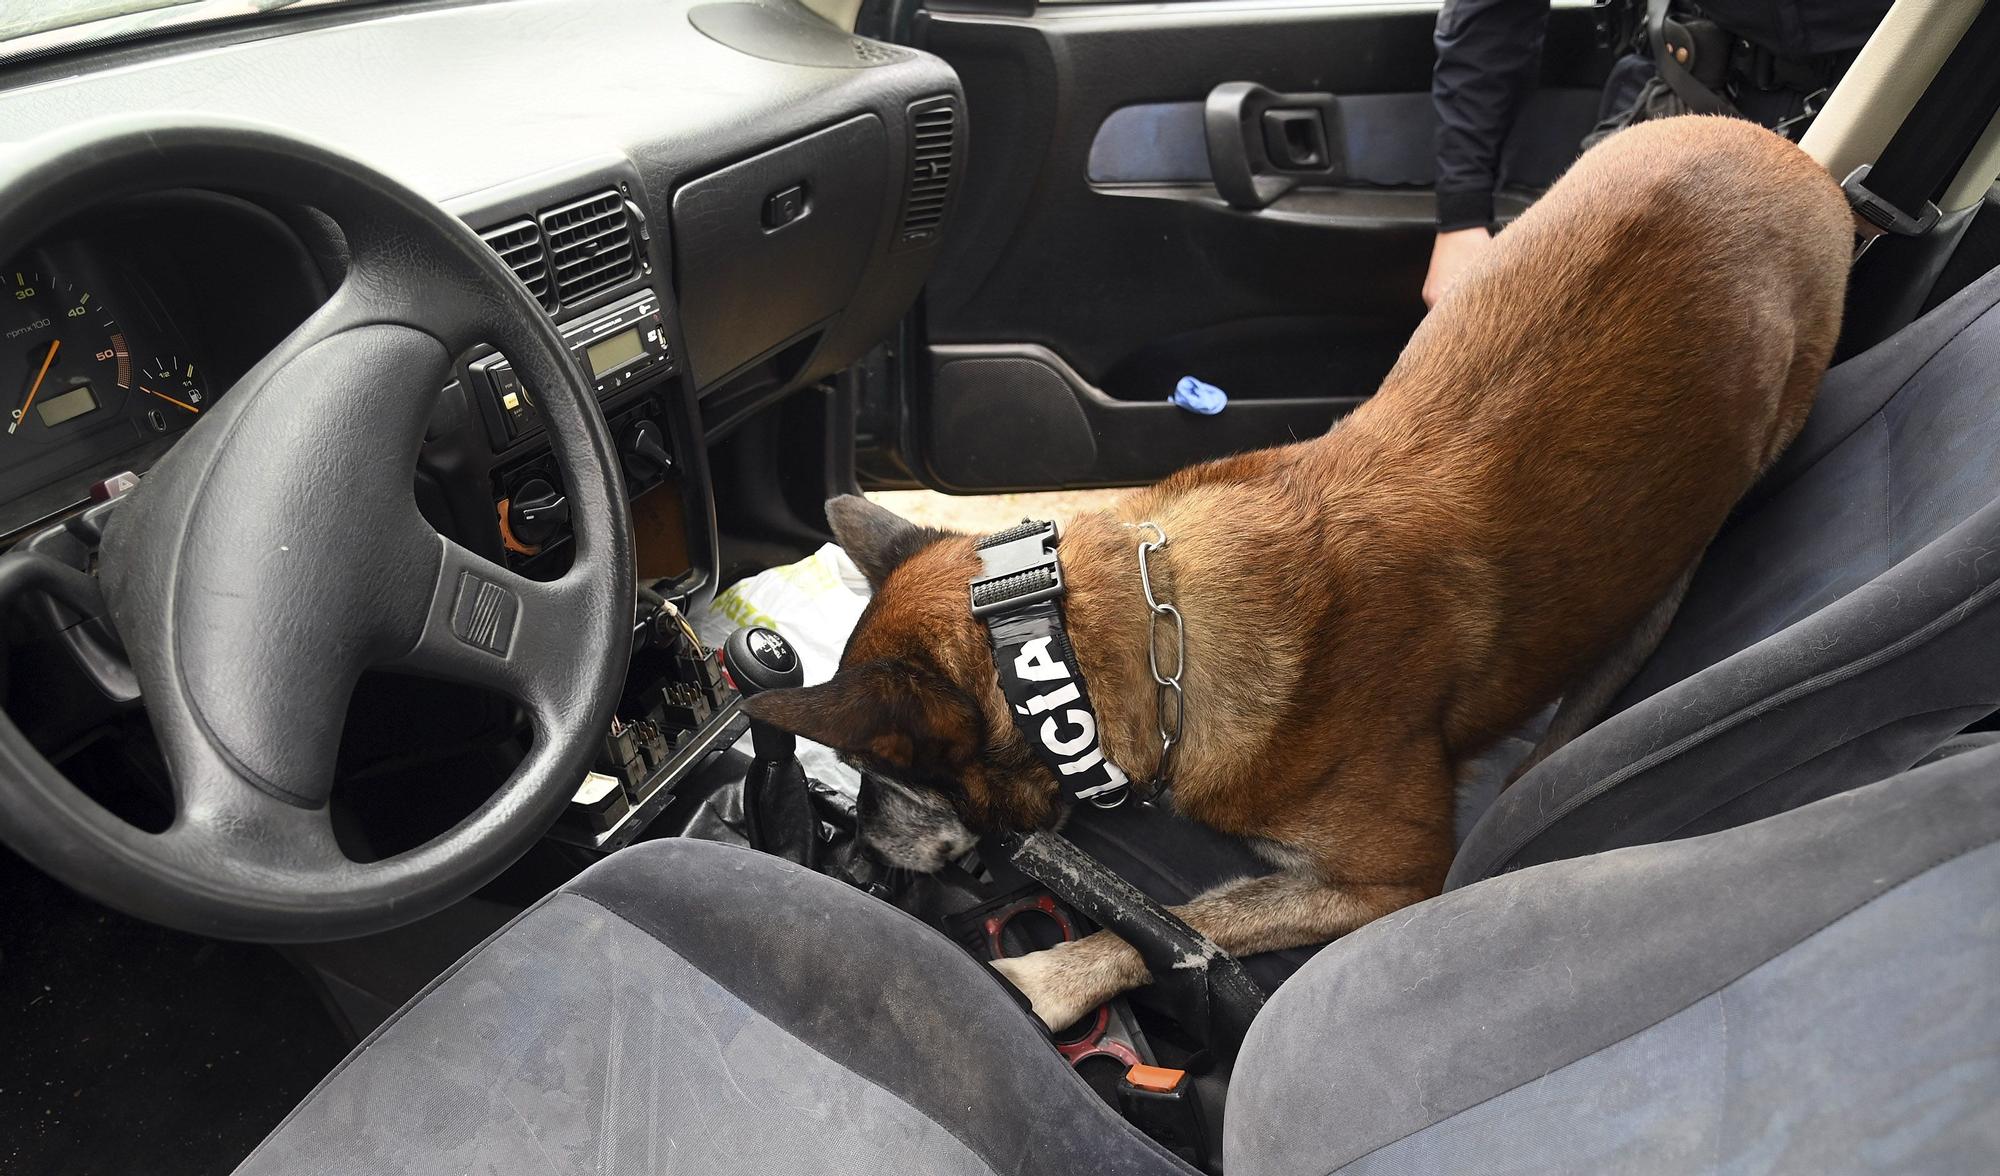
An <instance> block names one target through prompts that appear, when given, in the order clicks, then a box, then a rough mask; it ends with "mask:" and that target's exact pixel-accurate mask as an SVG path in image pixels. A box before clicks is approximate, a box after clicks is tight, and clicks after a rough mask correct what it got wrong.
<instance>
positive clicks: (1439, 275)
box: [1424, 225, 1493, 307]
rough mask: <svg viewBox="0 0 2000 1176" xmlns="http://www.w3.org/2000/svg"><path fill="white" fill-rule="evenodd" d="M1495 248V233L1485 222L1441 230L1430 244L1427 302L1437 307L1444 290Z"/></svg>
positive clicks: (1425, 276)
mask: <svg viewBox="0 0 2000 1176" xmlns="http://www.w3.org/2000/svg"><path fill="white" fill-rule="evenodd" d="M1491 248H1493V234H1492V232H1491V231H1490V230H1488V229H1487V228H1486V227H1484V226H1483V225H1482V226H1480V227H1479V228H1473V229H1453V230H1452V231H1451V232H1448V233H1439V234H1438V235H1437V243H1436V244H1435V245H1433V246H1431V269H1430V272H1429V273H1427V274H1425V275H1424V305H1425V306H1427V307H1429V306H1436V305H1437V304H1438V299H1440V298H1443V297H1444V292H1445V291H1446V290H1449V289H1451V284H1452V283H1453V282H1456V281H1457V280H1458V276H1459V275H1460V274H1462V273H1464V272H1465V271H1466V270H1467V269H1468V268H1470V267H1471V266H1472V264H1473V263H1474V262H1476V261H1478V260H1479V259H1480V258H1481V257H1484V256H1485V255H1486V251H1487V250H1488V249H1491Z"/></svg>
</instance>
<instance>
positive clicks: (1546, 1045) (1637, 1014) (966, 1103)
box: [238, 746, 2000, 1176]
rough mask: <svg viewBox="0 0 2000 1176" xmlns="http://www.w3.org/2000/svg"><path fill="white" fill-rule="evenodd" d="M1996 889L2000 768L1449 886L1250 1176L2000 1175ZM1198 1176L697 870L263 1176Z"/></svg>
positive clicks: (1289, 1101)
mask: <svg viewBox="0 0 2000 1176" xmlns="http://www.w3.org/2000/svg"><path fill="white" fill-rule="evenodd" d="M1995 894H2000V747H1993V746H1988V747H1983V748H1980V749H1978V750H1974V751H1969V752H1965V753H1963V754H1959V755H1955V756H1952V757H1950V758H1948V759H1945V760H1942V761H1939V762H1936V763H1932V764H1930V765H1927V766H1925V767H1921V768H1918V769H1915V770H1912V771H1910V772H1907V773H1904V774H1903V775H1900V776H1896V777H1893V778H1891V779H1888V780H1884V781H1882V782H1880V783H1877V784H1873V785H1870V786H1868V787H1865V788H1861V789H1857V790H1855V791H1852V792H1848V793H1845V794H1842V795H1838V796H1834V797H1830V798H1828V799H1825V800H1821V801H1819V802H1817V803H1815V804H1811V805H1807V806H1805V807H1803V808H1800V809H1796V810H1793V811H1790V812H1786V813H1782V814H1780V815H1777V816H1773V817H1770V818H1768V819H1765V820H1762V821H1758V822H1755V823H1752V824H1748V825H1743V826H1741V827H1737V828H1732V829H1728V830H1726V831H1723V832H1719V833H1714V834H1710V835H1708V836H1704V837H1696V838H1692V839H1688V840H1684V841H1677V842H1672V843H1669V844H1662V845H1651V846H1641V847H1635V848H1629V849H1619V850H1613V851H1610V852H1607V853H1602V854H1597V855H1594V856H1590V857H1583V858H1576V859H1573V860H1568V861H1560V862H1554V863H1550V864H1547V865H1541V866H1536V867H1532V868H1529V869H1525V870H1521V871H1518V872H1515V873H1511V874H1507V875H1505V876H1502V877H1498V878H1492V879H1488V880H1486V881H1482V882H1479V883H1476V884H1474V885H1470V886H1467V887H1465V888H1463V889H1460V890H1456V891H1452V892H1450V893H1447V894H1445V895H1444V896H1442V897H1440V898H1436V899H1432V900H1431V901H1429V902H1425V903H1421V904H1419V905H1417V906H1414V907H1411V908H1409V909H1407V910H1404V911H1400V912H1398V913H1396V914H1394V915H1391V916H1389V917H1387V918H1385V919H1382V920H1379V921H1377V922H1376V923H1374V924H1372V925H1370V926H1368V927H1365V928H1363V929H1362V930H1360V931H1358V932H1356V933H1355V934H1353V935H1351V936H1349V937H1347V938H1346V939H1344V940H1342V941H1340V942H1337V943H1335V944H1334V945H1333V946H1331V947H1329V948H1327V949H1326V950H1325V951H1323V952H1322V953H1320V955H1319V956H1317V957H1316V958H1315V959H1314V960H1313V961H1312V962H1311V963H1309V964H1308V965H1307V966H1306V967H1305V968H1304V969H1303V970H1301V971H1300V972H1299V973H1298V974H1297V975H1296V976H1295V977H1294V978H1293V979H1292V980H1291V981H1290V982H1289V983H1287V984H1286V985H1285V986H1284V987H1283V988H1282V989H1281V990H1280V991H1279V992H1278V993H1277V994H1276V996H1275V997H1274V998H1273V1000H1272V1001H1271V1003H1270V1004H1269V1005H1268V1006H1267V1007H1266V1008H1265V1010H1264V1012H1263V1014H1262V1015H1261V1016H1260V1017H1259V1019H1258V1020H1257V1022H1256V1024H1255V1025H1254V1026H1253V1028H1252V1030H1251V1033H1250V1036H1249V1039H1248V1041H1247V1042H1246V1044H1245V1046H1244V1049H1243V1053H1242V1055H1241V1057H1240V1059H1239V1061H1238V1064H1237V1068H1236V1074H1235V1082H1234V1086H1233V1088H1232V1090H1231V1092H1230V1098H1229V1108H1228V1118H1227V1128H1226V1140H1225V1156H1226V1160H1227V1164H1228V1168H1229V1171H1230V1172H1231V1173H1232V1176H1255V1174H1259V1173H1273V1174H1283V1176H1325V1174H1327V1173H1331V1172H1335V1171H1339V1172H1343V1173H1346V1172H1361V1171H1380V1172H1425V1173H1430V1172H1448V1171H1519V1172H1527V1171H1532V1172H1579V1173H1581V1172H1589V1173H1600V1172H1605V1171H1626V1172H1668V1171H1672V1172H1683V1171H1690V1170H1730V1171H1739V1170H1740V1171H1751V1170H1755V1171H1774V1170H1775V1171H1791V1172H1813V1173H1822V1172H1832V1171H1881V1172H1899V1173H1906V1172H1918V1171H1936V1172H1970V1171H1993V1170H1995V1169H1996V1168H2000V1099H1996V1098H1995V1092H1996V1091H2000V984H1996V982H1995V980H1996V977H2000V908H1996V907H1995V905H1994V903H1993V901H1992V900H1993V896H1994V895H1995ZM1187 1170H1188V1169H1187V1168H1185V1166H1184V1165H1182V1164H1181V1163H1180V1161H1178V1160H1176V1159H1174V1158H1173V1157H1172V1156H1170V1155H1169V1154H1167V1153H1166V1152H1165V1151H1164V1150H1163V1149H1161V1148H1160V1147H1158V1146H1157V1145H1155V1144H1154V1143H1152V1142H1151V1141H1150V1140H1148V1139H1147V1138H1146V1137H1145V1136H1143V1135H1141V1134H1140V1133H1139V1132H1138V1131H1136V1130H1135V1129H1133V1128H1131V1127H1130V1126H1128V1125H1127V1124H1126V1123H1125V1121H1124V1120H1123V1119H1121V1118H1120V1117H1119V1116H1118V1115H1117V1114H1116V1113H1114V1112H1113V1111H1112V1110H1111V1109H1110V1108H1108V1107H1107V1106H1105V1104H1104V1103H1102V1102H1101V1101H1099V1099H1098V1098H1097V1097H1096V1096H1095V1095H1094V1094H1093V1093H1092V1092H1091V1090H1090V1088H1089V1087H1087V1086H1086V1085H1085V1084H1084V1082H1083V1080H1082V1079H1081V1078H1079V1077H1078V1076H1077V1075H1076V1074H1075V1072H1074V1071H1072V1070H1071V1069H1070V1068H1069V1067H1068V1066H1067V1065H1066V1064H1065V1063H1064V1062H1063V1061H1062V1060H1061V1059H1060V1058H1059V1057H1058V1056H1057V1055H1056V1053H1055V1052H1054V1050H1053V1049H1051V1048H1050V1046H1049V1045H1048V1044H1047V1042H1046V1040H1045V1038H1044V1036H1043V1034H1042V1033H1041V1032H1040V1030H1039V1028H1038V1027H1037V1026H1036V1024H1035V1023H1034V1022H1032V1021H1031V1020H1030V1019H1029V1017H1028V1016H1027V1015H1026V1014H1025V1013H1023V1012H1022V1011H1021V1010H1020V1009H1019V1008H1018V1006H1016V1005H1015V1003H1014V1002H1013V1000H1012V999H1011V998H1010V997H1009V995H1008V994H1007V993H1006V992H1005V991H1004V990H1003V989H1002V987H1001V985H1000V984H999V982H998V981H997V980H996V979H995V977H994V976H993V974H992V973H991V972H990V971H988V970H987V969H986V968H985V967H983V966H981V965H979V964H977V963H975V962H973V960H972V959H971V958H970V957H968V956H967V955H966V954H965V953H964V952H962V951H961V950H960V949H959V948H957V947H956V946H954V945H953V944H952V943H950V942H948V941H947V940H946V939H944V938H943V937H942V936H939V935H938V934H936V933H935V932H933V931H931V930H929V929H928V928H926V927H925V926H923V925H922V924H920V923H918V922H917V921H916V920H914V919H912V918H910V917H909V916H907V915H905V914H903V913H902V912H900V911H898V910H896V909H894V908H893V907H890V906H888V905H886V904H883V903H880V902H877V901H876V900H874V899H872V898H869V897H867V896H866V895H864V894H862V893H860V892H859V891H856V890H853V889H850V888H848V887H847V886H845V885H843V884H841V883H839V882H835V881H833V880H831V879H828V878H825V877H823V876H820V875H818V874H813V873H810V872H808V871H806V870H803V869H800V868H798V867H796V866H792V865H790V864H787V863H785V862H781V861H779V860H777V859H775V858H770V857H765V856H762V855H759V854H755V853H752V852H750V851H748V850H743V849H738V848H734V847H731V846H725V845H717V844H713V843H707V842H697V841H684V840H671V841H654V842H649V843H647V844H644V845H641V846H638V847H636V848H633V849H628V850H626V851H624V852H622V853H619V854H617V855H615V856H613V857H611V858H609V859H607V860H606V861H604V862H603V863H601V864H599V865H597V866H596V867H594V868H592V869H590V870H589V871H587V872H586V873H584V874H583V875H582V876H581V877H579V878H577V879H576V880H575V881H574V882H572V883H571V884H570V885H568V886H566V887H564V888H563V889H562V890H561V891H559V892H557V893H556V894H554V895H552V896H550V897H549V898H548V899H546V900H544V901H542V902H541V903H539V904H537V905H536V906H535V907H533V908H532V909H530V910H529V911H528V912H527V913H525V914H524V915H522V916H521V917H520V918H519V919H517V920H515V922H514V923H513V924H512V925H510V926H509V927H508V928H507V929H505V930H504V931H502V932H500V933H499V934H498V935H496V936H495V937H494V938H492V939H491V940H489V941H488V942H487V943H486V944H485V945H483V946H482V947H480V948H479V949H477V950H476V951H474V952H473V953H472V954H470V955H469V956H467V957H466V958H465V959H464V960H462V961H460V962H459V964H458V965H456V966H455V967H454V968H452V969H451V971H449V972H448V973H447V974H446V975H444V976H442V977H440V978H439V979H438V980H437V981H436V982H435V983H433V984H432V985H431V986H430V988H429V989H428V990H427V991H425V992H424V993H423V994H422V995H421V996H420V997H418V998H417V999H416V1000H415V1001H413V1002H411V1004H409V1005H408V1006H407V1007H406V1008H404V1009H403V1011H402V1012H401V1013H400V1014H398V1015H397V1016H396V1017H394V1018H392V1019H391V1020H390V1021H389V1022H388V1023H387V1024H385V1025H384V1026H383V1027H382V1028H381V1029H380V1030H378V1031H377V1032H376V1033H375V1034H374V1036H372V1037H371V1038H369V1039H368V1041H366V1042H365V1043H363V1044H362V1045H361V1046H360V1048H358V1049H356V1050H355V1051H354V1053H353V1054H352V1055H351V1056H350V1057H349V1058H348V1059H347V1060H346V1061H345V1062H344V1063H342V1064H341V1066H340V1067H339V1068H338V1069H337V1070H336V1071H335V1072H334V1073H333V1075H332V1076H330V1077H329V1078H328V1079H327V1080H326V1081H325V1082H324V1083H322V1084H321V1086H320V1087H319V1089H317V1090H316V1091H314V1092H313V1094H312V1095H311V1096H310V1097H308V1098H307V1099H306V1101H305V1103H304V1104H303V1105H302V1106H300V1107H299V1109H298V1110H297V1111H295V1112H294V1113H293V1114H292V1116H291V1117H290V1118H289V1119H288V1120H286V1122H285V1123H284V1124H283V1125H282V1126H281V1127H280V1128H279V1129H278V1130H277V1131H276V1132H275V1133H274V1134H273V1135H272V1136H271V1137H270V1138H269V1139H268V1140H266V1141H265V1142H264V1144H263V1146H261V1147H260V1148H259V1149H258V1150H257V1151H256V1153H255V1154H253V1155H252V1156H251V1157H250V1159H249V1160H248V1161H246V1162H245V1163H244V1165H243V1166H242V1167H241V1168H240V1169H238V1172H239V1176H251V1174H257V1176H261V1174H265V1173H284V1174H287V1176H295V1174H301V1173H356V1174H361V1173H366V1174H368V1176H380V1174H382V1173H411V1174H417V1173H425V1174H428V1173H437V1174H440V1176H442V1174H446V1173H451V1174H457V1173H480V1174H489V1173H499V1174H512V1173H523V1174H526V1173H556V1174H560V1176H569V1174H571V1173H577V1174H584V1173H589V1174H593V1176H620V1174H626V1173H633V1174H637V1173H644V1174H646V1176H657V1174H659V1173H666V1172H688V1173H702V1174H710V1173H714V1174H728V1173H746V1174H748V1173H754V1174H755V1176H783V1174H786V1173H814V1174H820V1173H855V1174H858V1176H882V1174H884V1173H888V1174H892V1176H901V1174H904V1173H981V1174H985V1173H1010V1174H1011V1173H1083V1172H1092V1173H1126V1172H1147V1173H1164V1172H1185V1171H1187Z"/></svg>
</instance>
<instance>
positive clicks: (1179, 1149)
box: [1118, 1066, 1209, 1171]
mask: <svg viewBox="0 0 2000 1176" xmlns="http://www.w3.org/2000/svg"><path fill="white" fill-rule="evenodd" d="M1118 1111H1119V1113H1120V1114H1122V1115H1124V1116H1125V1120H1126V1122H1128V1123H1131V1124H1132V1125H1133V1126H1135V1127H1137V1128H1138V1129H1139V1130H1141V1131H1144V1132H1145V1133H1146V1134H1147V1136H1149V1137H1150V1138H1151V1139H1152V1140H1153V1141H1154V1142H1155V1143H1158V1144H1159V1145H1160V1146H1161V1147H1164V1148H1166V1149H1167V1150H1168V1151H1170V1152H1172V1153H1174V1154H1175V1155H1177V1156H1179V1157H1180V1158H1181V1159H1183V1160H1186V1161H1187V1162H1188V1163H1190V1164H1192V1165H1194V1166H1195V1167H1196V1168H1198V1169H1201V1170H1202V1171H1207V1170H1208V1160H1209V1147H1208V1126H1207V1124H1206V1123H1204V1122H1203V1120H1202V1116H1201V1098H1200V1096H1199V1095H1198V1094H1197V1093H1196V1091H1195V1088H1194V1079H1193V1078H1192V1076H1190V1075H1189V1074H1188V1072H1187V1071H1186V1070H1173V1069H1169V1068H1167V1067H1165V1066H1132V1067H1130V1068H1129V1069H1127V1070H1126V1071H1125V1075H1124V1077H1122V1078H1120V1079H1119V1080H1118Z"/></svg>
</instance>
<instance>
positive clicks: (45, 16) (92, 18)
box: [0, 0, 363, 59]
mask: <svg viewBox="0 0 2000 1176" xmlns="http://www.w3.org/2000/svg"><path fill="white" fill-rule="evenodd" d="M361 2H363V0H27V2H26V3H20V4H0V59H6V58H9V57H20V56H24V55H26V54H29V53H39V52H42V51H44V50H48V49H59V48H64V47H67V46H72V45H81V44H85V43H87V42H91V41H110V40H117V39H120V38H124V37H132V36H138V35H140V34H142V33H150V32H156V31H159V30H162V29H173V28H185V27H188V26H190V25H198V24H205V23H208V22H210V21H218V20H232V19H240V18H244V17H255V16H258V15H260V14H262V13H267V12H275V11H277V10H278V9H281V8H285V9H299V8H319V7H324V6H328V5H333V4H353V3H361Z"/></svg>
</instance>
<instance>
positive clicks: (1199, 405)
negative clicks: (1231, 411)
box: [1167, 376, 1229, 416]
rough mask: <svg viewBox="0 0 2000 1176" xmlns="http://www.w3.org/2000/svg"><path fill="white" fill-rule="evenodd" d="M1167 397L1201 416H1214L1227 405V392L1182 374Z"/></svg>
mask: <svg viewBox="0 0 2000 1176" xmlns="http://www.w3.org/2000/svg"><path fill="white" fill-rule="evenodd" d="M1167 399H1168V400H1169V401H1171V402H1172V403H1174V404H1178V405H1180V406H1181V407H1182V408H1185V409H1187V410H1188V411H1189V412H1198V413H1200V414H1201V415H1203V416H1214V415H1215V414H1216V413H1218V412H1221V411H1222V410H1223V409H1225V408H1228V407H1229V393H1227V392H1224V391H1223V390H1222V389H1220V388H1218V387H1216V386H1215V385H1214V384H1204V383H1202V382H1201V381H1200V380H1197V379H1195V378H1194V377H1193V376H1182V377H1181V382H1180V383H1178V384H1175V385H1174V394H1173V395H1172V396H1169V397H1167Z"/></svg>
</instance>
